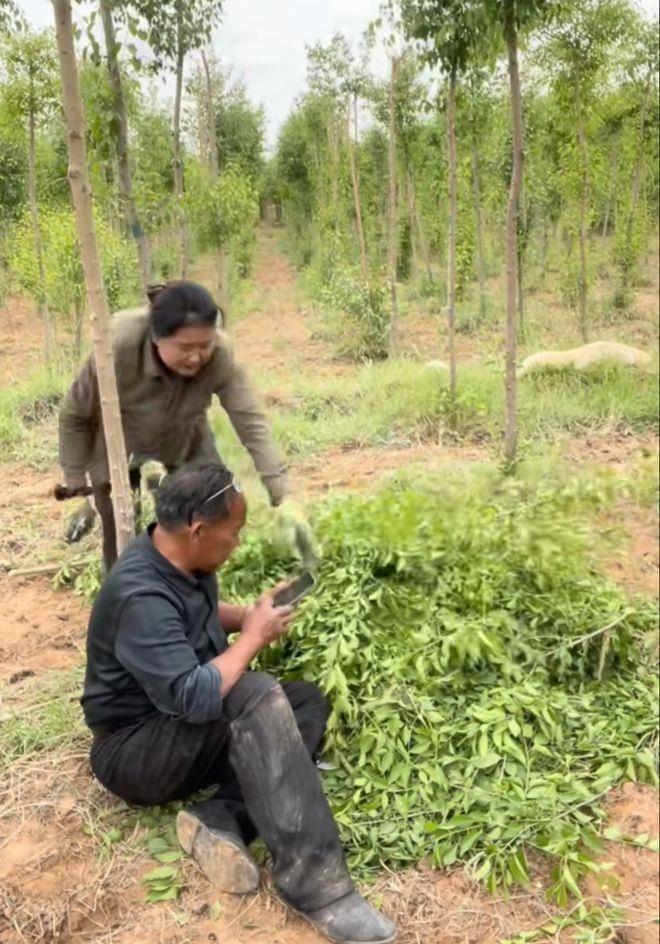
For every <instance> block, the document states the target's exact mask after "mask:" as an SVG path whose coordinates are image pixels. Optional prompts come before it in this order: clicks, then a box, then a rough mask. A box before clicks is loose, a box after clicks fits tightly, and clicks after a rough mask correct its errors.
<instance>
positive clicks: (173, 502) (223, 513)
mask: <svg viewBox="0 0 660 944" xmlns="http://www.w3.org/2000/svg"><path fill="white" fill-rule="evenodd" d="M233 482H234V477H233V475H232V474H231V472H230V471H229V469H228V468H226V466H224V465H221V464H220V463H219V462H189V463H188V464H187V465H184V466H181V468H180V469H177V470H176V472H172V473H171V474H170V475H168V476H166V478H164V479H163V481H162V482H161V484H160V486H159V488H158V490H157V492H156V496H155V497H156V520H157V521H158V524H159V525H161V526H162V527H163V528H165V530H166V531H177V530H178V529H179V528H182V527H183V526H184V525H189V524H192V522H193V521H194V520H198V521H199V520H200V519H201V520H203V521H218V520H222V519H223V518H227V517H229V510H230V508H231V506H232V503H233V501H234V500H235V498H236V495H237V493H238V490H237V489H236V488H234V487H233Z"/></svg>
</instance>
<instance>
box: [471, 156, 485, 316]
mask: <svg viewBox="0 0 660 944" xmlns="http://www.w3.org/2000/svg"><path fill="white" fill-rule="evenodd" d="M472 194H473V197H474V223H475V229H476V237H477V247H476V248H477V279H478V281H479V314H480V316H481V319H482V320H483V319H484V318H485V317H486V261H485V257H484V219H483V213H482V211H481V171H480V168H479V151H478V148H477V143H476V141H473V142H472Z"/></svg>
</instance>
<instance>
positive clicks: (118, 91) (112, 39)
mask: <svg viewBox="0 0 660 944" xmlns="http://www.w3.org/2000/svg"><path fill="white" fill-rule="evenodd" d="M101 22H102V23H103V35H104V37H105V48H106V55H107V58H108V73H109V75H110V85H111V87H112V95H113V98H114V110H115V118H116V119H117V142H116V144H117V163H118V183H119V193H120V197H121V203H122V210H123V214H124V218H125V220H126V226H127V227H128V230H129V232H130V234H131V235H132V237H133V239H134V240H135V247H136V249H137V257H138V268H139V272H140V288H141V290H142V298H143V299H144V300H145V301H146V299H147V285H148V284H149V282H150V280H151V255H150V252H149V241H148V239H147V235H146V233H145V232H144V230H143V229H142V226H141V225H140V219H139V216H138V212H137V207H136V206H135V200H134V199H133V182H132V179H131V165H130V161H129V157H128V118H127V115H126V100H125V98H124V87H123V83H122V78H121V72H120V69H119V60H118V58H117V48H118V43H117V39H116V36H115V24H114V22H113V20H112V0H101Z"/></svg>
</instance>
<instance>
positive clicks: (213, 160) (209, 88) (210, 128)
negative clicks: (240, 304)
mask: <svg viewBox="0 0 660 944" xmlns="http://www.w3.org/2000/svg"><path fill="white" fill-rule="evenodd" d="M202 64H203V66H204V75H205V77H206V136H207V140H208V146H209V169H210V171H211V179H212V180H213V182H214V183H215V182H216V181H217V180H218V177H219V176H220V155H219V153H218V138H217V136H216V127H215V106H214V104H213V85H212V83H211V70H210V69H209V63H208V60H207V58H206V55H205V53H204V50H202ZM217 261H218V304H219V305H220V310H221V311H222V323H223V326H224V327H227V325H228V324H229V256H228V253H227V250H226V248H225V247H220V249H219V250H218V260H217Z"/></svg>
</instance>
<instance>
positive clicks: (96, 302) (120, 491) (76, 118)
mask: <svg viewBox="0 0 660 944" xmlns="http://www.w3.org/2000/svg"><path fill="white" fill-rule="evenodd" d="M53 7H54V9H55V28H56V31H57V47H58V53H59V59H60V72H61V75H62V104H63V106H64V112H65V115H66V124H67V133H68V143H69V171H68V176H69V183H70V185H71V196H72V198H73V206H74V210H75V214H76V226H77V229H78V239H79V242H80V252H81V256H82V263H83V269H84V273H85V287H86V289H87V300H88V303H89V308H90V311H91V336H92V350H93V354H94V362H95V365H96V373H97V376H98V385H99V397H100V401H101V416H102V421H103V434H104V437H105V445H106V451H107V455H108V466H109V469H110V484H111V487H112V506H113V510H114V515H115V529H116V535H117V550H118V552H119V553H121V552H122V551H123V550H124V548H125V547H126V545H127V544H128V543H129V541H130V540H131V539H132V537H133V534H134V526H133V502H132V499H131V489H130V485H129V479H128V464H127V462H126V444H125V441H124V430H123V427H122V422H121V412H120V409H119V396H118V394H117V381H116V377H115V362H114V356H113V347H112V330H111V324H110V312H109V310H108V302H107V298H106V295H105V290H104V287H103V277H102V274H101V264H100V260H99V253H98V247H97V243H96V235H95V232H94V217H93V214H92V194H91V190H90V186H89V177H88V171H87V155H86V152H85V131H84V123H83V112H82V102H81V99H80V88H79V86H78V73H77V69H76V54H75V49H74V45H73V25H72V21H71V0H53Z"/></svg>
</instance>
